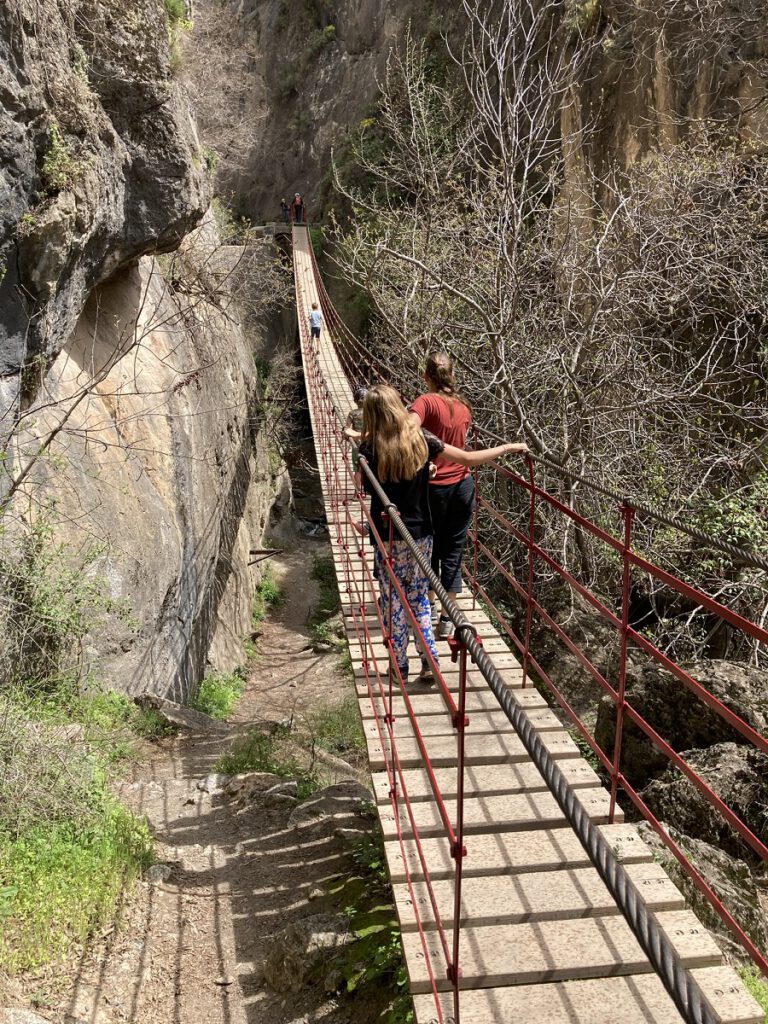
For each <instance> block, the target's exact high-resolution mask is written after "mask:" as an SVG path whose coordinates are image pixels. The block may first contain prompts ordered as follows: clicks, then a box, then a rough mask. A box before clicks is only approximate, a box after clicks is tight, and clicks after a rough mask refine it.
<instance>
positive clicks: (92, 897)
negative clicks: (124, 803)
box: [0, 788, 152, 974]
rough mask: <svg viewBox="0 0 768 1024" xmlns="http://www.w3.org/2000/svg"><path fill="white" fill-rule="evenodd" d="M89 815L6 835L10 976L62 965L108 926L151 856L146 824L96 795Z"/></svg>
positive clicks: (2, 868)
mask: <svg viewBox="0 0 768 1024" xmlns="http://www.w3.org/2000/svg"><path fill="white" fill-rule="evenodd" d="M91 795H92V799H93V800H94V802H95V803H96V804H97V806H95V807H93V809H92V810H93V813H92V815H91V817H90V819H86V820H85V821H79V822H78V821H64V822H60V823H58V824H55V825H51V824H50V823H48V822H44V823H41V824H38V825H37V826H36V827H33V828H31V829H29V830H28V831H26V832H25V833H24V834H22V835H20V836H16V837H12V836H9V835H8V834H5V835H3V834H2V833H0V899H3V895H2V894H3V893H4V894H5V895H4V901H3V902H0V908H2V914H3V915H4V917H5V920H4V923H3V930H2V934H1V935H0V967H1V968H2V969H3V970H5V971H7V972H8V973H9V974H15V973H18V972H19V971H23V970H30V969H34V968H37V967H40V966H42V965H43V964H46V963H50V962H51V961H54V962H60V961H61V960H62V959H63V958H64V957H65V956H66V955H67V954H68V953H69V952H70V950H71V949H72V948H73V946H75V945H79V944H81V943H83V942H85V940H86V939H87V938H88V937H89V936H90V935H91V934H93V933H94V931H96V930H97V929H99V928H101V927H103V926H104V925H106V924H107V923H109V922H110V921H111V920H112V918H113V915H114V913H115V910H116V909H117V907H118V905H119V903H120V899H121V895H122V893H123V891H124V890H125V888H126V886H127V885H129V884H130V883H131V882H132V881H133V880H134V879H135V878H136V877H137V876H138V875H139V874H140V873H141V872H142V871H143V870H144V869H145V868H147V867H148V866H149V864H150V863H151V859H152V839H151V836H150V834H149V830H148V828H147V825H146V823H145V822H143V821H140V820H139V819H137V818H135V817H134V816H133V815H132V814H131V813H130V812H129V811H128V810H126V809H125V808H124V807H121V806H120V804H118V803H117V802H115V801H114V800H112V798H111V797H109V796H108V795H107V794H106V790H105V789H103V788H102V789H101V790H99V791H97V792H93V793H92V794H91Z"/></svg>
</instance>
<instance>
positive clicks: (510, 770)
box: [372, 758, 601, 803]
mask: <svg viewBox="0 0 768 1024" xmlns="http://www.w3.org/2000/svg"><path fill="white" fill-rule="evenodd" d="M560 770H561V771H562V772H563V774H564V775H565V777H566V779H567V781H568V784H569V785H570V786H572V787H573V788H574V789H599V788H600V785H601V783H600V779H599V778H598V776H597V773H596V772H594V771H593V770H592V769H591V768H590V767H589V765H588V764H587V763H586V761H584V760H583V759H581V758H574V759H573V760H562V761H560ZM434 775H435V779H436V781H437V785H438V788H439V790H440V792H441V793H442V794H443V796H444V797H446V798H447V797H455V796H456V787H457V776H458V773H457V771H456V768H436V769H435V771H434ZM372 778H373V791H374V793H375V794H376V799H377V801H378V802H379V803H386V802H388V801H389V777H388V776H387V773H386V772H373V773H372ZM403 778H404V780H405V789H406V792H407V793H408V798H409V800H415V801H420V800H432V799H434V796H433V790H432V786H431V785H430V781H429V776H428V775H427V773H426V771H424V770H423V769H419V768H411V769H407V770H406V771H404V772H403ZM398 784H399V785H402V781H401V780H400V778H399V777H398ZM548 791H549V787H548V786H547V784H546V782H545V781H544V777H543V776H542V775H541V773H540V772H539V770H538V768H537V767H536V765H535V764H534V763H533V761H521V762H519V763H518V764H505V765H501V766H499V765H497V764H478V765H469V766H468V767H466V768H465V769H464V796H465V797H480V796H500V795H502V794H504V793H540V792H548Z"/></svg>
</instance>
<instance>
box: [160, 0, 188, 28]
mask: <svg viewBox="0 0 768 1024" xmlns="http://www.w3.org/2000/svg"><path fill="white" fill-rule="evenodd" d="M165 13H166V14H167V15H168V24H169V25H170V26H171V27H175V26H176V25H178V24H180V23H181V22H183V21H186V18H187V8H186V5H185V3H184V0H165Z"/></svg>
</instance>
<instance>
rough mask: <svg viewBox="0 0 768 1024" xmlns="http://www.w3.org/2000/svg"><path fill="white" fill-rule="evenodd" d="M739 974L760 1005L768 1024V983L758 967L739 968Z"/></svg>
mask: <svg viewBox="0 0 768 1024" xmlns="http://www.w3.org/2000/svg"><path fill="white" fill-rule="evenodd" d="M738 972H739V975H740V977H741V980H742V981H743V982H744V984H745V985H746V987H747V990H748V991H749V994H750V995H751V996H753V997H754V998H755V999H756V1000H757V1001H758V1003H759V1004H760V1006H761V1008H762V1010H763V1013H764V1014H765V1024H768V981H766V979H765V977H764V976H763V975H762V974H761V973H760V971H759V970H758V969H757V967H739V968H738Z"/></svg>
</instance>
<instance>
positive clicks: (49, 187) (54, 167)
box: [40, 121, 80, 193]
mask: <svg viewBox="0 0 768 1024" xmlns="http://www.w3.org/2000/svg"><path fill="white" fill-rule="evenodd" d="M79 170H80V165H79V164H78V162H77V161H76V160H75V159H74V158H73V156H72V151H71V150H70V148H69V143H68V142H67V141H66V140H65V138H64V136H63V135H62V134H61V129H60V128H59V126H58V124H57V123H56V122H55V121H54V122H53V124H52V125H51V138H50V142H49V143H48V149H47V150H46V153H45V156H44V157H43V162H42V165H41V167H40V176H41V178H42V179H43V186H44V188H45V191H46V192H50V193H54V192H60V191H61V190H62V189H64V188H69V187H70V186H71V185H72V184H73V183H74V181H75V179H76V177H77V175H78V172H79Z"/></svg>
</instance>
